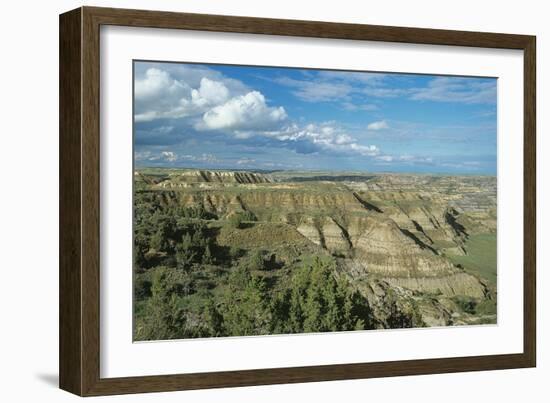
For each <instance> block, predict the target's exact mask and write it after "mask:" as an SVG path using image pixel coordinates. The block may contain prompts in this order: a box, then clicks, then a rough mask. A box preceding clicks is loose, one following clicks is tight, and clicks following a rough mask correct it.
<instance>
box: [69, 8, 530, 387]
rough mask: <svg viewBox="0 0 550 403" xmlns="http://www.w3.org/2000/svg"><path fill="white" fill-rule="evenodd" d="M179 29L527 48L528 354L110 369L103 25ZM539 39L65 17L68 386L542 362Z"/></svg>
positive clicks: (298, 377) (95, 14)
mask: <svg viewBox="0 0 550 403" xmlns="http://www.w3.org/2000/svg"><path fill="white" fill-rule="evenodd" d="M102 25H119V26H131V27H149V28H171V29H186V30H202V31H215V32H225V33H251V34H268V35H285V36H302V37H316V38H334V39H352V40H359V41H361V40H368V41H381V42H401V43H414V44H434V45H449V46H468V47H481V48H498V49H519V50H523V52H524V100H523V105H524V111H523V113H524V133H523V136H524V178H523V179H524V245H523V247H524V257H523V259H524V267H523V275H524V290H523V297H524V307H523V315H524V327H523V343H524V348H523V353H521V354H504V355H490V356H468V357H457V358H438V359H420V360H407V361H391V362H374V363H360V364H356V363H354V364H342V365H323V366H307V367H291V368H276V369H254V370H239V371H228V372H210V373H193V374H174V375H158V376H139V377H127V378H101V377H100V336H99V335H100V315H99V290H100V278H99V245H100V236H101V234H100V230H99V228H100V225H99V220H100V214H99V205H100V195H99V192H100V171H99V165H100V164H99V160H100V147H99V138H100V136H99V130H100V127H99V114H100V105H99V103H100V101H99V91H100V84H99V72H100V62H99V59H100V57H99V54H100V45H99V44H100V41H99V35H100V26H102ZM535 54H536V50H535V37H534V36H527V35H510V34H497V33H482V32H461V31H447V30H436V29H419V28H402V27H389V26H374V25H357V24H340V23H329V22H313V21H294V20H277V19H265V18H250V17H229V16H219V15H201V14H185V13H172V12H159V11H142V10H122V9H109V8H95V7H81V8H78V9H76V10H73V11H69V12H67V13H65V14H62V15H61V16H60V88H59V90H60V223H59V226H60V276H59V279H60V294H59V300H60V316H59V318H60V344H59V354H60V355H59V360H60V387H61V388H62V389H64V390H66V391H69V392H72V393H74V394H77V395H80V396H95V395H111V394H121V393H141V392H161V391H173V390H188V389H200V388H219V387H235V386H249V385H265V384H280V383H296V382H315V381H328V380H343V379H358V378H371V377H373V378H374V377H388V376H403V375H420V374H436V373H449V372H461V371H481V370H496V369H508V368H526V367H534V366H535V365H536V308H535V302H536V294H535V293H536V287H535V267H536V261H535V256H536V250H535V248H536V246H535V245H536V238H535V237H536V217H535V208H536V147H535V121H536V119H535V113H536V95H535V90H536V85H535V83H536V81H535V80H536V79H535V74H536V73H535V60H536V56H535Z"/></svg>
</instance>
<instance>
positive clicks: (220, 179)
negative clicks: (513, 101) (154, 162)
mask: <svg viewBox="0 0 550 403" xmlns="http://www.w3.org/2000/svg"><path fill="white" fill-rule="evenodd" d="M496 188H497V184H496V177H494V176H445V175H421V174H389V173H388V174H385V173H361V172H337V173H335V172H321V171H319V172H311V171H307V172H300V171H224V170H197V169H170V168H140V169H137V170H136V171H135V172H134V312H135V320H134V339H135V340H159V339H178V338H190V337H219V336H244V335H261V334H283V333H284V334H289V333H303V332H326V331H350V330H371V329H394V328H411V327H431V326H459V325H479V324H495V323H496V319H497V315H496V313H497V306H496V300H497V298H496V297H497V292H496V279H497V270H496V267H497V264H496V263H497V262H496V222H497V217H496Z"/></svg>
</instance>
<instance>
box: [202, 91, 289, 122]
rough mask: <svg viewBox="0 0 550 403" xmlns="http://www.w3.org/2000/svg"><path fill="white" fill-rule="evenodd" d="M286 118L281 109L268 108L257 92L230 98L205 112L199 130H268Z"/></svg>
mask: <svg viewBox="0 0 550 403" xmlns="http://www.w3.org/2000/svg"><path fill="white" fill-rule="evenodd" d="M286 118H287V114H286V112H285V109H284V108H283V107H269V106H267V104H266V102H265V98H264V96H263V95H262V94H261V93H260V92H258V91H251V92H249V93H248V94H246V95H242V96H238V97H234V98H231V99H230V100H228V101H227V102H225V103H224V104H222V105H218V106H216V107H214V108H212V109H210V110H209V111H207V112H205V113H204V115H203V117H202V122H200V123H199V124H198V125H197V126H196V128H197V129H199V130H208V129H209V130H220V129H222V130H251V129H260V128H264V129H265V128H269V127H271V126H273V124H275V123H279V122H281V121H283V120H285V119H286Z"/></svg>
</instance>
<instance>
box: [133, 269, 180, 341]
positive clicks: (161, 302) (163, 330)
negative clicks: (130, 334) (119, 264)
mask: <svg viewBox="0 0 550 403" xmlns="http://www.w3.org/2000/svg"><path fill="white" fill-rule="evenodd" d="M176 279H177V274H176V273H174V271H173V270H171V269H169V268H167V267H158V268H156V269H155V271H154V273H153V276H152V285H151V298H149V299H148V300H147V304H146V306H145V309H144V315H143V317H142V320H141V321H139V323H138V324H137V328H136V333H137V337H138V339H140V340H166V339H173V338H177V337H179V336H180V335H181V332H182V329H183V328H184V326H185V322H186V318H185V315H184V312H183V310H182V309H181V308H180V307H179V304H178V295H177V288H178V284H179V282H178V281H177V280H176Z"/></svg>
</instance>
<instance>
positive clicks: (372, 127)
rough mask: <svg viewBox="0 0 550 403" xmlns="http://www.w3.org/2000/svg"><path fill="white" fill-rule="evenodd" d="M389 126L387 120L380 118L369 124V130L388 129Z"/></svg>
mask: <svg viewBox="0 0 550 403" xmlns="http://www.w3.org/2000/svg"><path fill="white" fill-rule="evenodd" d="M388 128H389V126H388V124H387V123H386V121H385V120H380V121H378V122H372V123H370V124H369V125H368V126H367V129H368V130H382V129H388Z"/></svg>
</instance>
